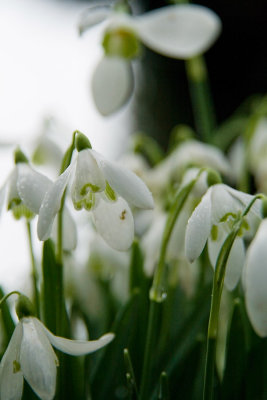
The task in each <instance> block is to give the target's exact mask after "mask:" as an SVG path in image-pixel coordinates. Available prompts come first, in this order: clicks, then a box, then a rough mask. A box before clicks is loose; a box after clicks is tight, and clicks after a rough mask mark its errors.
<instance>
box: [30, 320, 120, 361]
mask: <svg viewBox="0 0 267 400" xmlns="http://www.w3.org/2000/svg"><path fill="white" fill-rule="evenodd" d="M35 324H36V325H37V324H38V325H39V327H40V328H39V329H41V330H44V332H45V334H46V336H47V338H48V340H49V341H50V343H51V344H52V345H53V346H54V347H56V348H57V349H58V350H60V351H63V352H64V353H66V354H70V355H72V356H81V355H84V354H89V353H93V352H94V351H96V350H99V349H101V348H102V347H104V346H106V345H107V344H108V343H109V342H111V341H112V340H113V339H114V337H115V335H114V334H113V333H107V334H106V335H103V336H101V337H100V338H99V339H98V340H71V339H65V338H63V337H60V336H55V335H53V333H52V332H50V331H49V330H48V329H47V328H46V327H45V326H44V325H43V324H42V323H41V322H40V321H39V320H37V319H35Z"/></svg>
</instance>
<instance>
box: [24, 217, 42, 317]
mask: <svg viewBox="0 0 267 400" xmlns="http://www.w3.org/2000/svg"><path fill="white" fill-rule="evenodd" d="M27 234H28V241H29V249H30V256H31V266H32V271H31V275H32V285H33V296H34V301H33V303H34V306H35V311H36V316H37V318H40V299H39V290H38V276H37V268H36V262H35V257H34V252H33V243H32V232H31V223H30V222H29V221H27Z"/></svg>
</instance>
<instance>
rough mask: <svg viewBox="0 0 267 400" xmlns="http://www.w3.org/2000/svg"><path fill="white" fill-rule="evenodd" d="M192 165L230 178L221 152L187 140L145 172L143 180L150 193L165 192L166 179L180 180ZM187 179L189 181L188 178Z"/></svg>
mask: <svg viewBox="0 0 267 400" xmlns="http://www.w3.org/2000/svg"><path fill="white" fill-rule="evenodd" d="M192 165H194V166H196V167H210V168H213V169H215V170H216V171H218V172H220V173H221V174H222V175H225V176H227V177H230V174H231V167H230V164H229V162H228V160H227V158H226V157H225V156H224V154H223V153H222V151H221V150H219V149H218V148H216V147H215V146H212V145H208V144H205V143H201V142H199V141H197V140H187V141H185V142H183V143H181V144H180V145H179V146H178V147H177V148H176V149H175V150H173V151H172V152H171V153H170V155H168V156H167V157H166V158H165V159H164V160H162V161H161V162H160V163H158V164H157V165H156V167H155V168H153V169H151V170H148V171H145V173H144V179H145V181H146V182H147V184H148V186H149V187H150V189H151V190H152V193H154V192H155V193H158V192H159V191H161V190H162V189H164V190H165V188H166V183H167V184H168V183H169V181H167V179H169V180H173V179H175V180H180V179H181V177H182V176H183V174H184V172H185V170H186V169H187V168H188V167H189V166H191V167H192ZM188 179H189V180H190V177H189V176H188Z"/></svg>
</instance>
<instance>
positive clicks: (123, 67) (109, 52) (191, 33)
mask: <svg viewBox="0 0 267 400" xmlns="http://www.w3.org/2000/svg"><path fill="white" fill-rule="evenodd" d="M105 19H107V20H108V23H107V26H106V30H105V35H104V39H103V43H102V44H103V47H104V49H105V54H106V56H105V57H104V58H103V59H102V60H101V61H100V63H99V65H98V66H97V68H96V70H95V73H94V76H93V83H92V90H93V97H94V100H95V103H96V106H97V108H98V110H99V111H100V113H101V114H103V115H109V114H111V113H113V112H114V111H116V110H118V109H119V108H120V107H121V106H122V105H123V104H124V103H125V102H126V101H127V100H128V98H129V97H130V95H131V92H132V88H133V73H132V67H131V60H132V59H133V58H135V57H137V56H138V55H139V54H140V45H139V42H141V43H143V44H145V45H146V46H147V47H149V48H150V49H151V50H153V51H155V52H156V53H159V54H162V55H164V56H167V57H172V58H178V59H189V58H192V57H194V56H196V55H199V54H202V53H203V52H205V51H206V50H207V49H208V48H209V47H210V46H211V45H212V44H213V43H214V41H215V40H216V39H217V37H218V35H219V33H220V30H221V22H220V19H219V18H218V16H217V15H216V14H215V13H214V12H212V11H211V10H210V9H208V8H205V7H202V6H199V5H192V4H183V5H171V6H167V7H163V8H160V9H157V10H154V11H150V12H148V13H145V14H143V15H141V16H130V15H128V14H126V13H124V12H119V11H117V12H116V11H115V10H114V9H112V7H110V8H109V7H107V6H106V5H104V6H94V7H91V8H89V10H88V13H87V17H83V20H82V21H81V24H80V27H79V29H80V32H83V31H85V30H86V29H88V28H90V27H92V26H94V25H95V24H97V23H99V22H102V21H103V20H105Z"/></svg>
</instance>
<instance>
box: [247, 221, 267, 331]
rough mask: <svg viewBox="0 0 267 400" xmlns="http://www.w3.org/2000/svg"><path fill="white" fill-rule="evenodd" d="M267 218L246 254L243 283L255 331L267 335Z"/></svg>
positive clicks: (248, 310) (249, 314)
mask: <svg viewBox="0 0 267 400" xmlns="http://www.w3.org/2000/svg"><path fill="white" fill-rule="evenodd" d="M266 241H267V219H264V220H263V221H262V222H261V224H260V226H259V229H258V231H257V234H256V236H255V238H254V239H253V241H252V242H251V244H250V246H249V248H248V251H247V256H246V263H245V268H244V275H243V283H244V289H245V301H246V308H247V312H248V316H249V319H250V322H251V324H252V326H253V328H254V330H255V332H256V333H257V334H258V335H259V336H261V337H266V336H267V291H266V282H267V263H266V260H267V246H266Z"/></svg>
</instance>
